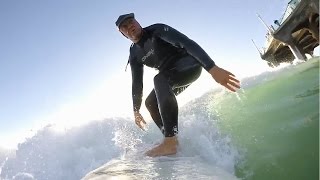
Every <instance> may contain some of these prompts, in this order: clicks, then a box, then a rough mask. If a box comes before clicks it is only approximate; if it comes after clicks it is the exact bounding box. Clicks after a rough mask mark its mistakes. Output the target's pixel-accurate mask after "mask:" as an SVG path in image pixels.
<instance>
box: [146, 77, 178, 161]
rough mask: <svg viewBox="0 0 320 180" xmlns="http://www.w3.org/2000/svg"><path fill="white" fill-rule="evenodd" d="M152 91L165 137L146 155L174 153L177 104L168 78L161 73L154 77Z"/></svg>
mask: <svg viewBox="0 0 320 180" xmlns="http://www.w3.org/2000/svg"><path fill="white" fill-rule="evenodd" d="M154 92H155V96H156V98H157V102H158V109H159V111H158V112H159V113H160V115H161V119H162V123H163V126H164V136H165V138H164V140H163V142H162V143H160V144H159V145H158V146H156V147H154V148H153V149H151V150H149V151H148V152H146V155H148V156H163V155H170V154H175V153H176V152H177V145H178V140H177V137H176V136H175V135H176V134H177V133H178V104H177V100H176V97H175V94H174V92H173V90H172V87H171V85H170V84H169V81H168V78H167V77H166V76H165V75H164V74H162V73H159V74H158V75H156V76H155V77H154ZM149 97H150V96H149ZM149 97H148V98H149ZM150 98H151V97H150Z"/></svg>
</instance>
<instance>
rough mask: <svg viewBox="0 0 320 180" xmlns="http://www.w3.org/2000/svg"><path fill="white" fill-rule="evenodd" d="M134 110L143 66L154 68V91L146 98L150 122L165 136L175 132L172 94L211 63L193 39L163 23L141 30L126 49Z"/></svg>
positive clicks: (139, 98)
mask: <svg viewBox="0 0 320 180" xmlns="http://www.w3.org/2000/svg"><path fill="white" fill-rule="evenodd" d="M129 63H130V66H131V72H132V99H133V109H134V111H139V109H140V107H141V102H142V92H143V66H144V65H146V66H148V67H152V68H156V69H158V70H159V73H158V74H157V75H156V76H155V77H154V89H153V90H152V91H151V93H150V94H149V96H148V97H147V99H146V102H145V104H146V107H147V109H148V110H149V112H150V114H151V117H152V119H153V120H154V122H155V123H156V125H157V126H158V127H159V128H160V130H161V131H162V133H163V134H164V135H165V137H171V136H174V135H176V134H177V133H178V104H177V101H176V97H175V96H176V95H178V94H179V93H180V92H182V91H183V90H184V89H185V88H186V87H188V86H189V85H190V84H191V83H192V82H194V81H195V80H196V79H198V77H199V76H200V74H201V70H202V67H203V68H204V69H206V70H207V71H209V70H210V69H211V68H212V67H213V66H214V65H215V64H214V62H213V60H212V59H211V58H210V57H209V56H208V55H207V53H206V52H205V51H204V50H203V49H202V48H201V47H200V46H199V45H198V44H197V43H195V42H194V41H193V40H191V39H189V38H188V37H187V36H185V35H184V34H182V33H180V32H178V31H177V30H175V29H173V28H172V27H170V26H168V25H165V24H154V25H151V26H148V27H146V28H143V36H142V38H141V39H140V41H139V42H137V43H133V44H132V45H131V47H130V57H129Z"/></svg>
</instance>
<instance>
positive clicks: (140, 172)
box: [0, 58, 319, 180]
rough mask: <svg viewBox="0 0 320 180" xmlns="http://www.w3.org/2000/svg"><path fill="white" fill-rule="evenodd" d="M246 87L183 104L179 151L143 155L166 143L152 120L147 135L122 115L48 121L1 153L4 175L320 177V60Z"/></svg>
mask: <svg viewBox="0 0 320 180" xmlns="http://www.w3.org/2000/svg"><path fill="white" fill-rule="evenodd" d="M242 87H243V89H242V90H240V91H239V92H238V93H228V92H227V91H225V90H223V89H215V90H213V91H211V92H208V93H206V94H204V95H203V96H202V97H200V98H197V99H194V100H192V101H191V102H190V103H188V104H186V105H185V106H183V107H181V108H180V115H179V130H180V132H179V140H180V147H179V152H178V154H177V155H173V156H168V157H158V158H149V157H145V156H143V155H141V154H142V152H143V151H145V150H146V149H148V148H150V147H152V146H154V145H155V144H156V143H159V142H160V140H161V134H160V132H159V130H158V129H157V128H156V126H155V125H154V124H153V123H151V122H150V123H149V126H148V130H147V131H146V132H144V131H141V130H139V129H138V128H137V127H136V125H135V124H134V123H133V120H132V119H130V118H121V117H114V118H109V119H104V120H100V121H93V122H90V123H88V124H86V125H83V126H81V127H74V128H71V129H66V130H64V131H56V130H55V126H54V125H48V126H46V127H44V128H43V129H41V130H39V131H38V132H37V133H36V134H35V135H34V136H33V137H31V138H28V139H27V140H26V141H25V142H23V143H20V144H19V146H18V148H17V150H16V151H14V152H13V153H11V154H9V155H8V153H7V152H3V151H0V179H24V180H26V179H39V180H46V179H48V180H58V179H59V180H61V179H68V180H73V179H82V178H83V179H99V178H101V179H104V178H105V177H108V178H111V177H117V178H119V179H222V180H223V179H248V180H249V179H250V180H251V179H252V180H256V179H257V180H260V179H261V180H263V179H275V180H276V179H279V180H285V179H288V180H289V179H290V180H291V179H308V180H313V179H315V180H316V179H319V58H313V59H311V60H309V61H307V62H305V63H301V64H297V65H290V66H287V67H285V68H282V69H280V70H276V71H272V72H264V73H262V74H260V75H257V76H253V77H249V78H246V79H244V80H243V81H242ZM97 168H98V169H97ZM90 172H91V173H90ZM84 177H85V178H84Z"/></svg>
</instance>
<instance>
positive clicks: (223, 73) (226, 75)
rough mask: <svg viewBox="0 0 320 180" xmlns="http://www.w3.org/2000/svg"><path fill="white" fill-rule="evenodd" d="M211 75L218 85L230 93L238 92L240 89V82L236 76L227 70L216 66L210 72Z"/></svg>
mask: <svg viewBox="0 0 320 180" xmlns="http://www.w3.org/2000/svg"><path fill="white" fill-rule="evenodd" d="M209 73H210V74H211V76H212V77H213V79H214V80H215V81H216V82H217V83H219V84H221V85H222V86H224V87H226V88H227V89H229V90H230V91H233V92H236V90H237V89H239V88H240V81H239V80H238V79H236V78H235V75H233V74H232V73H231V72H229V71H227V70H225V69H222V68H220V67H218V66H214V67H213V68H211V69H210V70H209Z"/></svg>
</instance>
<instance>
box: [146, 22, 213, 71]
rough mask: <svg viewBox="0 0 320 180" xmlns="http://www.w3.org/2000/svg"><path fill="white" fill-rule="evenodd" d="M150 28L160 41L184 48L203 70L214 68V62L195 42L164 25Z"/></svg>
mask: <svg viewBox="0 0 320 180" xmlns="http://www.w3.org/2000/svg"><path fill="white" fill-rule="evenodd" d="M152 28H154V30H155V31H154V34H155V35H156V36H158V37H159V38H161V39H162V40H164V41H166V42H168V43H170V44H172V45H173V46H176V47H179V48H184V49H185V50H186V51H187V52H188V54H190V55H191V56H193V57H194V58H195V59H196V60H197V61H198V62H199V63H200V64H201V65H202V67H203V68H204V69H205V70H207V71H209V70H210V69H211V68H212V67H214V66H215V63H214V61H213V60H212V59H211V58H210V57H209V55H208V54H207V53H206V52H205V51H204V50H203V49H202V48H201V47H200V46H199V45H198V44H197V43H196V42H194V41H193V40H191V39H189V38H188V37H187V36H186V35H184V34H182V33H181V32H179V31H177V30H175V29H174V28H172V27H170V26H168V25H165V24H155V25H153V26H152Z"/></svg>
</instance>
